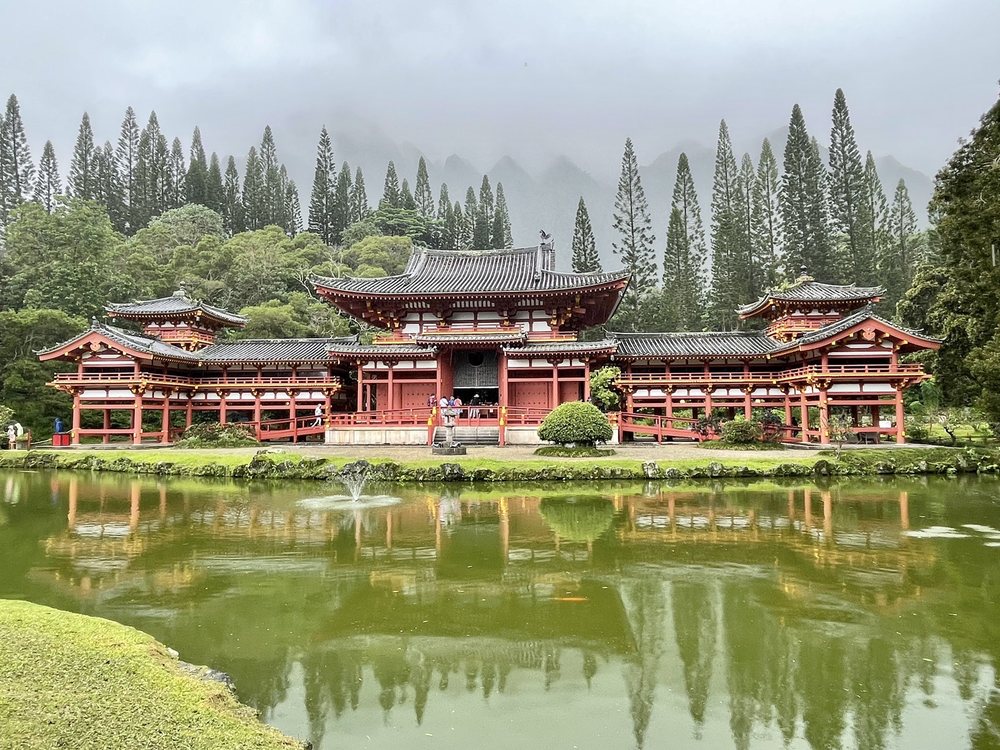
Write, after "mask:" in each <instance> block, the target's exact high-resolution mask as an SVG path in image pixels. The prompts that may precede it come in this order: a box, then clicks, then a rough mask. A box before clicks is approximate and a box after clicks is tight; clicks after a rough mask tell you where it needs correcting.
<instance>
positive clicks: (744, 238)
mask: <svg viewBox="0 0 1000 750" xmlns="http://www.w3.org/2000/svg"><path fill="white" fill-rule="evenodd" d="M737 186H738V187H739V191H740V193H739V198H738V200H737V205H738V208H739V214H740V215H739V226H738V229H737V233H738V237H739V250H740V264H739V267H740V268H741V269H742V270H743V279H742V284H740V285H739V287H738V290H739V295H740V298H739V304H745V303H748V302H753V301H754V300H756V299H758V298H759V297H760V296H761V294H763V292H764V290H765V287H764V278H763V277H764V268H763V265H762V264H761V262H760V259H759V258H758V257H757V256H756V254H755V253H754V247H753V238H754V234H755V232H756V227H755V225H754V219H753V196H754V193H755V192H756V190H757V173H756V171H755V170H754V166H753V159H751V158H750V154H743V159H742V160H741V161H740V174H739V178H738V179H737Z"/></svg>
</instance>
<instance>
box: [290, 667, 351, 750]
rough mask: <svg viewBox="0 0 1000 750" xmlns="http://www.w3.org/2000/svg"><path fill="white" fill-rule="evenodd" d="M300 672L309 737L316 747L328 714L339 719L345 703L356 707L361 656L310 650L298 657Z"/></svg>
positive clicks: (319, 741) (319, 742)
mask: <svg viewBox="0 0 1000 750" xmlns="http://www.w3.org/2000/svg"><path fill="white" fill-rule="evenodd" d="M302 669H303V672H304V674H305V677H304V682H305V707H306V713H307V715H308V716H309V737H310V740H311V741H312V743H313V745H314V746H316V747H319V746H320V744H321V742H322V740H323V734H324V729H325V727H326V722H327V719H328V718H329V714H330V710H331V709H332V711H333V716H334V717H335V718H340V715H341V714H343V712H344V710H345V709H346V708H347V706H348V702H349V703H350V706H351V709H352V710H356V709H357V707H358V695H359V693H360V691H361V654H360V652H359V651H357V650H354V649H338V650H336V651H334V650H330V649H310V650H309V651H306V653H305V654H304V655H303V657H302Z"/></svg>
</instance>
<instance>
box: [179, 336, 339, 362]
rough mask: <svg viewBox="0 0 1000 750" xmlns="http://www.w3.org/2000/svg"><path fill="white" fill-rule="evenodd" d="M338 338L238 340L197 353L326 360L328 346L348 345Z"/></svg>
mask: <svg viewBox="0 0 1000 750" xmlns="http://www.w3.org/2000/svg"><path fill="white" fill-rule="evenodd" d="M355 341H357V338H356V337H354V336H350V337H347V338H342V339H329V338H322V339H240V340H237V341H228V342H225V343H220V344H213V345H212V346H207V347H205V348H204V349H202V350H201V351H199V352H198V355H199V358H200V359H201V361H203V362H327V361H328V360H329V356H328V354H327V352H328V351H329V347H330V346H331V345H333V344H335V343H343V344H350V343H353V342H355Z"/></svg>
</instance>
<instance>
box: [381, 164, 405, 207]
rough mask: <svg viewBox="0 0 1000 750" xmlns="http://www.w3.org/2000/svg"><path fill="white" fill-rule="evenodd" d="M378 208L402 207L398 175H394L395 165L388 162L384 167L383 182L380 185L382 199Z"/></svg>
mask: <svg viewBox="0 0 1000 750" xmlns="http://www.w3.org/2000/svg"><path fill="white" fill-rule="evenodd" d="M378 207H379V208H402V207H403V200H402V194H401V193H400V191H399V177H397V176H396V165H395V164H393V163H392V161H390V162H389V165H388V166H387V167H386V169H385V183H384V185H383V187H382V200H380V201H379V202H378Z"/></svg>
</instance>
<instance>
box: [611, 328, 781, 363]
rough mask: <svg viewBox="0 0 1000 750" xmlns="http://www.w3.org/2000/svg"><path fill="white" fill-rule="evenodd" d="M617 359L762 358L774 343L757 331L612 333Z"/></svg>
mask: <svg viewBox="0 0 1000 750" xmlns="http://www.w3.org/2000/svg"><path fill="white" fill-rule="evenodd" d="M610 335H611V337H612V338H613V339H614V340H615V343H616V344H617V345H618V351H617V353H616V354H615V356H616V357H617V358H619V359H646V358H653V359H655V358H657V357H678V358H684V357H689V358H698V357H763V356H765V355H767V354H768V353H770V352H771V351H773V350H774V348H775V346H776V345H777V342H776V341H775V340H774V339H772V338H771V337H770V336H766V335H765V334H763V333H760V332H757V331H708V332H687V331H684V332H670V333H611V334H610Z"/></svg>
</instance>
